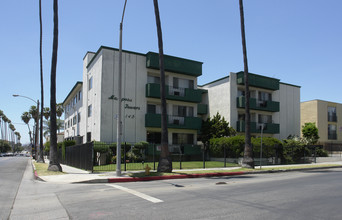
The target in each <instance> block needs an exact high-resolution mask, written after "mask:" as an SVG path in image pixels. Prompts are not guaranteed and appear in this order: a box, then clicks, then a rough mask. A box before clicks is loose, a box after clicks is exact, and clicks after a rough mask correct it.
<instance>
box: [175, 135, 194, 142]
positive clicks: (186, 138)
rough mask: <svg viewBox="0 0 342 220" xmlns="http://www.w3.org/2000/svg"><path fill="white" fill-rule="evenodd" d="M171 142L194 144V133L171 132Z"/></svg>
mask: <svg viewBox="0 0 342 220" xmlns="http://www.w3.org/2000/svg"><path fill="white" fill-rule="evenodd" d="M172 144H194V134H180V133H173V134H172Z"/></svg>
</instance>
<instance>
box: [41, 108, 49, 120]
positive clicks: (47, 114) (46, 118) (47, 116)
mask: <svg viewBox="0 0 342 220" xmlns="http://www.w3.org/2000/svg"><path fill="white" fill-rule="evenodd" d="M43 116H44V118H45V120H49V118H50V108H49V107H45V108H44V109H43Z"/></svg>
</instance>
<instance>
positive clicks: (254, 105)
mask: <svg viewBox="0 0 342 220" xmlns="http://www.w3.org/2000/svg"><path fill="white" fill-rule="evenodd" d="M236 107H237V108H245V97H244V96H240V97H237V98H236ZM249 108H250V109H253V110H260V111H268V112H279V109H280V107H279V102H275V101H259V100H257V99H254V98H250V99H249Z"/></svg>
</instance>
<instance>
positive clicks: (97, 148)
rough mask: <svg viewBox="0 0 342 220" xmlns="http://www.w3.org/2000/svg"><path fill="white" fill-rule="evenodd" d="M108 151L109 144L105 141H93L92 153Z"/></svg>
mask: <svg viewBox="0 0 342 220" xmlns="http://www.w3.org/2000/svg"><path fill="white" fill-rule="evenodd" d="M108 152H109V146H108V145H107V144H106V143H103V142H98V141H95V142H94V153H108Z"/></svg>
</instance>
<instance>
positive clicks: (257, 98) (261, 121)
mask: <svg viewBox="0 0 342 220" xmlns="http://www.w3.org/2000/svg"><path fill="white" fill-rule="evenodd" d="M200 88H203V89H205V90H207V91H208V93H207V94H206V97H205V98H204V102H205V103H206V104H208V106H209V114H208V115H209V116H211V117H212V116H214V115H216V113H217V112H218V113H219V114H220V115H221V116H223V117H224V118H225V119H226V121H228V122H229V125H230V126H232V127H233V128H235V130H236V131H237V132H240V133H243V132H244V129H245V123H244V120H245V109H244V107H245V97H244V95H245V86H244V73H243V72H238V73H230V74H229V76H227V77H224V78H221V79H218V80H216V81H213V82H210V83H207V84H205V85H203V86H201V87H200ZM249 90H250V113H251V133H252V135H253V136H260V133H261V128H263V133H264V135H265V136H272V137H275V138H278V139H286V138H287V137H288V136H289V135H298V136H299V135H300V87H299V86H296V85H290V84H286V83H282V82H280V80H279V79H275V78H270V77H265V76H261V75H257V74H252V73H249ZM262 126H263V127H262Z"/></svg>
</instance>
